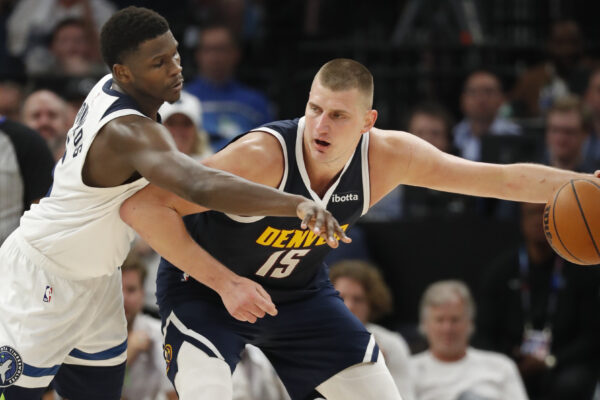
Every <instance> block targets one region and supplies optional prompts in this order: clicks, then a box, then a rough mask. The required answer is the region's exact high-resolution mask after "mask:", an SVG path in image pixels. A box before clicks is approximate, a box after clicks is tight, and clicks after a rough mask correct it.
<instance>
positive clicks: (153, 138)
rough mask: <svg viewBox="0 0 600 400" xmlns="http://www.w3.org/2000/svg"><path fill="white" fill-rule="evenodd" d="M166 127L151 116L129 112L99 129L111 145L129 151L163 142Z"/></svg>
mask: <svg viewBox="0 0 600 400" xmlns="http://www.w3.org/2000/svg"><path fill="white" fill-rule="evenodd" d="M165 130H166V129H165V128H164V127H163V126H162V125H160V124H159V123H157V122H156V121H153V120H152V119H150V118H147V117H144V116H141V115H137V114H128V115H123V116H120V117H117V118H115V119H113V120H111V121H109V122H107V123H106V124H105V125H104V126H103V127H102V128H101V129H100V131H99V134H101V135H102V137H103V139H104V140H105V141H107V142H108V143H109V145H110V147H112V148H114V149H116V150H123V151H129V150H133V149H134V148H139V147H140V146H146V145H152V144H153V143H156V142H159V143H163V142H164V140H165V137H164V136H165Z"/></svg>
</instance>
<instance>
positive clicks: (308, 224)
mask: <svg viewBox="0 0 600 400" xmlns="http://www.w3.org/2000/svg"><path fill="white" fill-rule="evenodd" d="M296 213H297V214H298V218H300V219H301V220H302V224H301V227H302V229H306V228H310V229H311V230H312V231H313V232H314V233H315V234H316V235H319V236H320V237H322V238H323V239H324V240H325V241H327V244H328V245H329V246H331V247H333V248H334V249H335V248H336V247H338V239H339V240H341V241H342V242H344V243H350V242H351V241H352V239H350V238H349V237H348V236H346V233H345V232H344V230H343V229H342V228H341V227H340V224H339V223H338V222H337V220H336V219H335V218H334V217H333V215H331V213H330V212H329V211H327V210H326V209H324V208H323V207H321V206H319V205H317V203H315V202H314V201H310V200H306V201H303V202H302V203H300V204H298V207H297V208H296Z"/></svg>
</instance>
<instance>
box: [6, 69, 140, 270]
mask: <svg viewBox="0 0 600 400" xmlns="http://www.w3.org/2000/svg"><path fill="white" fill-rule="evenodd" d="M111 85H112V76H111V75H110V74H109V75H107V76H105V77H104V78H102V79H101V80H100V81H99V82H98V83H97V84H96V85H95V86H94V88H93V89H92V90H91V91H90V93H89V94H88V96H87V98H86V99H85V101H84V103H83V105H82V106H81V109H80V110H79V113H78V114H77V117H76V118H75V123H74V125H73V127H72V128H71V129H70V130H69V132H68V134H67V144H66V149H65V155H64V156H63V158H62V159H60V160H59V161H58V163H57V164H56V167H55V169H54V184H53V187H52V189H51V191H50V193H49V196H48V197H46V198H44V199H42V200H41V201H40V203H39V204H37V205H33V206H32V207H31V210H30V211H28V212H26V213H25V214H24V215H23V217H22V218H21V226H20V228H18V231H17V234H20V235H21V236H22V237H23V238H24V239H25V241H26V242H27V243H28V244H29V245H31V247H32V249H31V250H32V251H37V252H40V253H41V254H40V256H41V259H43V260H44V265H43V267H45V268H49V269H51V270H52V271H53V272H54V273H56V274H57V275H59V276H63V277H66V278H68V279H87V278H94V277H98V276H102V275H110V274H112V273H113V272H115V271H116V270H117V267H118V266H119V265H121V263H122V262H123V260H124V259H125V257H126V256H127V253H128V252H129V248H130V242H131V240H132V239H133V238H134V232H133V230H132V229H131V228H129V227H128V226H127V225H126V224H125V223H124V222H123V221H122V220H121V218H120V217H119V208H120V206H121V203H123V201H124V200H125V199H127V198H128V197H130V196H131V195H133V194H134V193H135V192H137V191H138V190H140V189H141V188H143V187H144V186H145V185H147V184H148V181H147V180H146V179H144V178H141V179H138V180H136V181H134V182H131V183H127V184H124V185H120V186H116V187H109V188H97V187H90V186H87V185H86V184H85V183H83V180H82V171H83V164H84V162H85V159H86V156H87V152H88V150H89V148H90V146H91V144H92V142H93V141H94V138H95V137H96V134H97V133H98V131H99V130H100V129H101V128H102V127H103V126H104V125H105V124H106V123H107V122H109V121H111V120H113V119H115V118H118V117H122V116H125V115H130V114H134V115H140V116H144V114H143V113H142V112H141V111H140V110H139V108H138V106H137V104H136V102H135V100H133V98H131V97H130V96H128V95H126V94H124V93H121V92H118V91H116V90H114V89H112V88H111ZM42 254H43V255H42ZM37 258H38V259H40V257H39V256H38V257H37Z"/></svg>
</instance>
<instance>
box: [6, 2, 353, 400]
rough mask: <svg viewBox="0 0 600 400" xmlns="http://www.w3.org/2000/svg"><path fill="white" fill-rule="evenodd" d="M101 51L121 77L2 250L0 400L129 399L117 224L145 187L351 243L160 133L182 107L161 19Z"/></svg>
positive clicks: (318, 215)
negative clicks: (295, 223) (292, 222)
mask: <svg viewBox="0 0 600 400" xmlns="http://www.w3.org/2000/svg"><path fill="white" fill-rule="evenodd" d="M101 45H102V53H103V57H104V59H105V61H106V63H107V64H108V66H109V67H110V68H111V71H112V75H107V76H105V77H104V78H103V79H101V80H100V82H98V84H96V86H95V87H94V88H93V89H92V90H91V91H90V93H89V95H88V96H87V98H86V100H85V102H84V103H83V105H82V107H81V109H80V110H79V113H78V115H77V118H76V120H75V124H74V126H73V127H72V128H71V130H70V131H69V133H68V137H67V141H66V152H65V154H64V156H63V157H62V159H60V160H59V161H58V163H57V165H56V168H55V171H54V186H53V188H52V189H51V192H50V193H49V197H47V198H45V199H43V200H42V201H41V202H40V204H39V205H37V206H34V207H32V208H31V211H29V212H27V213H26V214H25V215H24V216H23V218H22V219H21V225H20V227H19V228H18V229H17V230H16V231H15V232H14V233H13V234H12V235H11V236H10V237H9V238H8V239H7V240H6V241H5V242H4V244H3V246H2V248H1V250H0V277H1V278H0V398H1V399H2V400H17V399H18V400H23V399H26V400H27V399H39V398H40V396H41V393H42V392H43V390H44V388H46V387H47V386H48V384H49V383H50V381H51V380H52V379H53V377H55V378H56V379H55V381H54V384H53V385H54V387H55V388H56V390H57V391H58V393H59V394H61V395H62V396H64V397H67V398H69V399H71V400H77V399H86V400H89V399H114V400H117V399H119V398H120V393H121V387H122V385H123V377H124V370H125V358H126V346H127V343H126V338H127V330H126V322H125V316H124V313H123V298H122V294H121V273H120V272H119V271H118V269H117V267H118V266H119V265H121V263H122V262H123V260H124V259H125V256H126V254H127V252H128V251H129V245H130V241H131V240H132V238H133V231H132V230H131V229H130V228H129V227H128V226H127V225H125V224H124V223H123V222H122V221H121V219H120V218H119V207H120V205H121V203H122V202H123V200H125V199H126V198H128V197H129V196H131V195H132V194H133V193H135V192H136V191H138V190H140V189H141V188H142V187H144V186H146V185H147V184H148V181H150V182H153V183H154V184H156V185H157V186H158V187H162V188H164V189H165V190H172V191H173V192H175V193H177V194H178V195H180V196H182V197H183V198H186V199H188V200H189V201H192V202H196V203H198V204H202V205H203V206H206V207H211V208H215V209H219V210H221V211H224V212H233V213H239V214H244V215H265V214H269V215H280V216H287V217H293V216H299V217H300V218H303V224H305V225H310V226H313V227H314V229H315V231H316V233H317V234H319V235H321V236H323V237H324V238H325V239H326V241H327V242H328V243H329V244H331V245H333V246H335V245H336V239H334V234H337V235H338V237H340V238H344V234H343V232H342V230H341V228H340V227H339V225H337V222H336V221H335V220H334V219H333V217H332V216H331V214H330V213H329V212H328V211H326V210H324V209H323V208H322V207H319V206H317V204H316V203H314V202H313V201H309V200H307V199H305V198H303V197H302V196H298V195H289V194H284V193H283V192H280V191H277V190H274V189H272V188H268V187H263V186H261V185H257V184H254V183H250V182H247V181H244V180H243V179H241V178H238V177H236V176H234V175H231V174H228V173H224V172H220V171H216V170H213V169H211V168H208V167H205V166H202V165H200V164H198V163H196V162H194V161H193V160H192V159H191V158H188V157H187V156H185V155H183V153H180V152H178V151H177V149H176V147H175V143H174V142H173V141H172V139H171V136H170V134H169V132H168V131H167V130H166V128H164V127H163V126H162V125H160V124H159V123H157V121H158V119H159V117H158V115H157V110H158V108H159V107H160V106H161V105H162V104H163V102H164V101H168V102H174V101H176V100H177V99H178V98H179V95H180V91H181V87H182V77H181V66H180V60H179V54H178V52H177V42H176V41H175V39H174V38H173V35H172V34H171V32H170V31H169V26H168V24H167V22H166V21H165V20H164V18H162V17H161V16H159V15H158V14H156V13H154V12H152V11H150V10H147V9H140V8H127V9H124V10H122V11H120V12H118V13H116V14H115V15H114V16H113V17H112V18H111V19H110V20H109V21H108V22H107V23H106V25H105V26H104V27H103V30H102V34H101ZM311 232H312V231H311ZM197 270H198V271H201V272H202V273H203V276H208V277H210V275H211V274H212V273H213V271H205V270H204V269H203V266H199V267H198V268H197ZM228 271H229V270H228ZM216 272H217V271H214V273H216ZM215 282H216V280H215ZM230 283H231V286H229V287H226V288H223V289H222V290H221V292H220V293H221V295H222V296H223V298H224V301H226V302H227V303H228V304H236V303H237V302H238V298H239V297H240V296H242V297H243V299H244V304H242V305H240V306H239V307H238V308H239V309H240V312H242V313H243V312H247V311H246V310H247V309H249V310H250V311H252V312H254V311H255V310H261V311H264V312H266V313H269V314H275V312H276V311H275V307H274V305H273V304H272V302H271V300H270V298H269V295H268V294H266V292H264V290H263V289H262V288H261V287H260V286H259V285H258V284H256V283H255V282H253V281H251V280H248V279H244V278H239V279H237V280H235V281H232V282H230Z"/></svg>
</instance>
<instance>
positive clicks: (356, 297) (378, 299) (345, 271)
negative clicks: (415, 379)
mask: <svg viewBox="0 0 600 400" xmlns="http://www.w3.org/2000/svg"><path fill="white" fill-rule="evenodd" d="M329 276H330V279H331V283H333V286H334V287H335V288H336V289H337V290H338V291H339V292H340V296H341V297H342V299H343V300H344V303H345V304H346V306H347V307H348V308H349V309H350V311H352V313H353V314H354V315H355V316H356V317H357V318H358V319H359V320H360V321H361V322H362V323H363V324H364V325H365V326H366V328H367V330H368V331H369V332H371V333H372V334H373V336H375V341H376V342H377V344H378V345H379V349H380V350H381V353H382V354H383V355H384V357H385V363H386V365H387V367H388V369H389V370H390V373H391V374H392V377H393V378H394V381H395V383H396V386H397V387H398V391H399V392H400V394H401V395H402V398H403V399H404V400H412V399H414V398H415V395H414V388H413V386H412V382H411V379H410V370H409V357H410V351H409V349H408V346H407V344H406V342H405V341H404V339H403V338H402V336H400V334H398V333H396V332H392V331H390V330H388V329H386V328H384V327H383V326H380V325H377V324H374V323H373V322H372V321H376V320H377V319H379V318H381V317H382V316H383V315H385V314H387V313H389V312H391V310H392V294H391V292H390V289H389V288H388V287H387V286H386V284H385V282H384V281H383V277H382V276H381V273H380V272H379V270H378V269H377V268H376V267H375V266H374V265H372V264H370V263H368V262H366V261H359V260H345V261H340V262H338V263H336V264H335V265H333V266H332V267H331V270H330V272H329Z"/></svg>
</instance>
